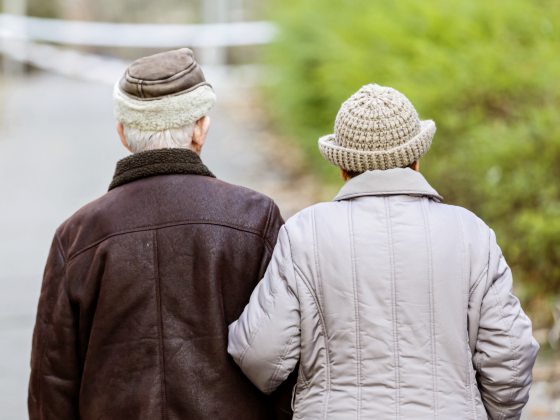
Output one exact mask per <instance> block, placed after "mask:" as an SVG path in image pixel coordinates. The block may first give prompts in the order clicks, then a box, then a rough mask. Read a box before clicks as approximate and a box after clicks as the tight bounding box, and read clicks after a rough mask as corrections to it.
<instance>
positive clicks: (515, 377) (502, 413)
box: [488, 235, 519, 418]
mask: <svg viewBox="0 0 560 420" xmlns="http://www.w3.org/2000/svg"><path fill="white" fill-rule="evenodd" d="M490 237H491V235H490ZM489 249H490V247H489ZM489 252H490V251H489ZM499 258H500V259H501V258H502V255H500V256H499ZM488 272H489V273H490V270H488ZM490 289H491V290H492V293H493V295H494V299H495V300H496V303H497V307H498V312H499V314H500V320H501V321H502V322H503V321H504V320H505V319H506V317H505V315H504V312H503V310H502V301H501V299H500V297H499V295H498V292H497V290H496V287H495V286H494V282H492V285H491V286H490ZM504 332H505V334H506V336H507V338H508V341H509V346H510V350H511V353H512V354H515V351H516V350H517V349H518V346H516V345H515V341H514V339H513V337H512V335H511V334H510V330H509V328H504ZM511 370H512V371H513V377H512V386H511V392H510V394H509V401H511V400H512V399H513V394H514V393H515V391H516V388H518V387H519V384H518V382H519V365H518V360H517V359H516V358H515V357H514V358H513V359H512V364H511ZM504 408H505V407H504ZM499 415H500V417H501V418H505V417H506V416H505V411H504V409H503V408H502V409H501V410H499Z"/></svg>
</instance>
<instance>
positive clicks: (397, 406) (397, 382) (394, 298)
mask: <svg viewBox="0 0 560 420" xmlns="http://www.w3.org/2000/svg"><path fill="white" fill-rule="evenodd" d="M383 201H384V202H385V217H386V219H387V239H388V241H389V243H388V245H389V265H390V267H391V294H392V299H391V310H392V312H393V314H392V315H393V359H394V362H393V363H394V364H395V401H396V404H395V418H397V419H398V418H399V417H400V404H401V401H400V399H401V397H400V366H399V338H398V334H397V324H398V318H397V316H398V315H397V307H396V305H397V285H396V279H395V250H394V247H393V229H392V226H391V211H390V208H389V200H388V198H387V197H384V198H383Z"/></svg>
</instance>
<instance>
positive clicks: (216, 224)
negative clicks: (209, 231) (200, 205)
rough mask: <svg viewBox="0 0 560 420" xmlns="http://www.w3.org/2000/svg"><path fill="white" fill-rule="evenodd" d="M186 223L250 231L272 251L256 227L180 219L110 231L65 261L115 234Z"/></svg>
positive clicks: (184, 224)
mask: <svg viewBox="0 0 560 420" xmlns="http://www.w3.org/2000/svg"><path fill="white" fill-rule="evenodd" d="M186 225H213V226H222V227H227V228H230V229H235V230H238V231H240V232H245V233H250V234H253V235H255V236H258V237H259V238H261V239H262V240H263V241H264V244H265V246H266V248H267V249H268V250H269V251H272V249H271V248H270V244H269V243H268V241H267V240H266V238H265V237H264V236H263V235H262V233H261V232H259V231H258V230H256V229H251V228H247V227H243V226H239V225H235V224H233V223H225V222H214V221H210V220H192V221H182V222H170V223H161V224H157V225H148V226H138V227H136V228H132V229H126V230H122V231H118V232H114V233H111V234H109V235H106V236H104V237H103V238H101V239H98V240H96V241H95V242H92V243H91V244H89V245H87V246H85V247H83V248H80V249H79V250H77V251H76V252H74V253H73V254H71V255H70V256H69V257H68V260H67V262H70V261H71V260H73V259H74V258H76V257H77V256H78V255H80V254H82V253H84V252H86V251H87V250H89V249H90V248H94V247H96V246H97V245H99V244H101V243H102V242H105V241H106V240H107V239H110V238H113V237H115V236H120V235H126V234H128V233H136V232H145V231H148V230H156V229H164V228H168V227H174V226H186Z"/></svg>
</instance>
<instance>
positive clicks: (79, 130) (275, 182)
mask: <svg viewBox="0 0 560 420" xmlns="http://www.w3.org/2000/svg"><path fill="white" fill-rule="evenodd" d="M223 86H224V88H221V87H220V84H219V83H217V84H216V89H217V93H218V95H219V97H220V98H221V104H222V105H220V106H218V107H217V108H216V110H215V111H214V112H213V115H212V116H213V125H212V128H211V131H210V135H209V138H208V143H207V148H206V149H205V152H204V154H203V158H204V160H205V162H206V163H207V164H208V165H209V166H210V168H211V169H212V170H213V171H214V172H215V173H216V175H217V176H218V177H220V178H222V179H225V180H227V181H230V182H233V183H238V184H243V185H246V186H249V187H252V188H254V189H257V190H260V191H263V192H265V193H268V194H269V195H271V196H273V197H275V198H276V199H277V201H278V202H279V204H280V207H281V209H282V210H283V211H284V214H285V215H288V214H290V213H293V212H294V211H296V210H297V209H299V208H301V207H303V206H305V205H307V204H309V203H310V202H312V201H313V200H314V197H315V196H316V193H315V190H314V188H313V186H312V185H311V186H310V183H309V182H308V181H306V180H305V179H301V178H294V177H293V176H292V174H291V173H290V169H288V168H287V166H286V165H285V162H286V161H287V160H288V161H289V160H290V159H287V160H286V159H285V157H284V159H279V157H281V156H279V155H278V154H275V153H273V152H271V151H270V148H266V147H265V146H266V144H265V143H266V142H267V141H266V135H265V133H264V132H263V127H262V126H261V123H260V122H259V117H258V116H259V110H258V109H255V108H254V106H253V105H251V103H250V102H246V101H242V102H241V101H239V100H235V98H242V99H245V98H246V96H247V92H246V91H244V90H243V89H239V88H237V89H236V90H231V89H230V90H228V89H225V86H226V85H225V84H224V85H223ZM0 98H1V102H0V232H1V235H0V285H1V289H0V419H2V420H4V419H6V420H8V419H10V420H11V419H24V418H26V398H27V380H28V371H29V369H28V365H29V354H30V346H31V332H32V328H33V324H34V319H35V308H36V303H37V299H38V293H39V289H40V283H41V276H42V270H43V265H44V263H45V259H46V256H47V251H48V249H49V246H50V241H51V239H52V235H53V233H54V231H55V229H56V227H57V226H58V225H59V224H60V223H61V222H62V221H63V220H64V219H65V218H67V217H68V216H70V215H71V214H72V213H73V212H74V211H75V210H77V209H78V208H79V207H81V206H82V205H83V204H85V203H86V202H88V201H91V200H92V199H94V198H96V197H98V196H100V195H101V194H103V193H104V192H105V191H106V188H107V186H108V184H109V182H110V179H111V176H112V172H113V169H114V164H115V162H116V161H117V160H118V159H119V158H121V157H124V156H125V155H126V154H127V153H126V151H125V150H124V149H123V148H122V146H121V145H120V143H119V141H118V140H117V137H116V134H115V132H114V121H113V117H112V111H111V87H110V86H106V85H102V84H100V85H96V84H91V83H89V84H88V83H85V82H80V81H75V80H70V79H65V78H62V77H57V76H52V75H47V74H43V73H39V74H36V75H34V76H32V77H28V78H25V79H19V80H10V81H7V80H0ZM268 145H270V143H268ZM272 149H274V148H272ZM281 154H282V153H280V155H281ZM282 162H284V163H282ZM296 191H297V195H296V193H295V192H296ZM550 391H551V386H550V385H547V384H546V383H539V384H537V385H536V386H535V389H534V397H533V401H532V402H531V407H529V409H528V410H527V414H526V416H525V418H527V419H554V418H560V417H558V414H554V410H560V407H559V404H558V402H553V401H552V400H551V397H550ZM554 404H556V405H554ZM559 412H560V411H556V413H559Z"/></svg>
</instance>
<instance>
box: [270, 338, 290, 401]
mask: <svg viewBox="0 0 560 420" xmlns="http://www.w3.org/2000/svg"><path fill="white" fill-rule="evenodd" d="M295 336H296V334H292V335H291V336H290V339H289V340H288V342H287V343H286V344H285V346H284V349H283V350H282V354H281V355H280V360H278V362H277V363H276V368H275V369H274V372H273V373H272V376H271V377H270V379H269V380H268V386H267V390H268V393H271V392H272V391H274V381H276V377H277V376H278V373H279V372H280V368H281V367H282V363H283V362H284V360H285V359H286V356H287V355H288V352H289V351H290V346H291V344H292V342H293V341H294V337H295Z"/></svg>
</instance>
